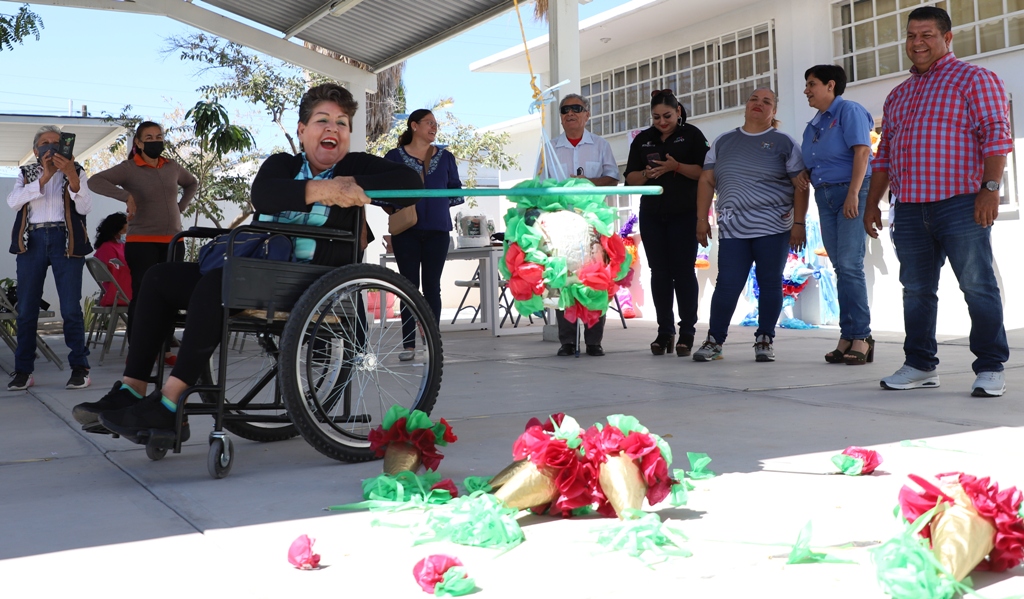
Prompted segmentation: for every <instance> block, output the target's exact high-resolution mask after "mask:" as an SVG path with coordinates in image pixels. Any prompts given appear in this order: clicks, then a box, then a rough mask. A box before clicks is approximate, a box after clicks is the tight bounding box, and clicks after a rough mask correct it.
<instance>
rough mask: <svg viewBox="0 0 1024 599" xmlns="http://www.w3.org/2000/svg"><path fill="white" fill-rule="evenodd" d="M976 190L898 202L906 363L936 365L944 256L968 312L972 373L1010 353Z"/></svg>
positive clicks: (998, 365) (896, 235)
mask: <svg viewBox="0 0 1024 599" xmlns="http://www.w3.org/2000/svg"><path fill="white" fill-rule="evenodd" d="M974 198H975V194H964V195H958V196H953V197H951V198H949V199H947V200H942V201H939V202H929V203H924V204H901V203H897V204H896V207H895V215H894V217H893V230H892V241H893V244H894V245H895V246H896V256H897V257H898V258H899V261H900V283H902V284H903V321H904V327H905V328H906V332H907V337H906V340H905V341H904V342H903V353H904V354H905V355H906V364H907V365H908V366H912V367H914V368H917V369H918V370H927V371H931V370H935V368H936V367H937V366H938V365H939V359H938V357H936V355H935V354H936V351H937V349H938V348H937V345H936V342H935V320H936V314H937V312H938V306H939V298H938V295H937V294H936V292H937V291H938V289H939V272H940V271H941V269H942V265H943V264H944V263H945V261H946V258H947V257H948V258H949V265H950V266H951V267H952V268H953V274H954V275H956V280H957V281H958V282H959V283H960V289H961V291H963V293H964V300H966V301H967V310H968V312H969V313H970V315H971V337H970V343H971V352H972V353H973V354H974V355H975V356H976V357H977V359H975V360H974V364H973V365H972V366H973V368H974V372H976V373H977V372H1001V371H1002V370H1003V362H1006V360H1008V359H1009V357H1010V348H1009V345H1008V344H1007V342H1006V331H1005V330H1004V329H1003V304H1002V300H1001V299H1000V296H999V285H998V283H997V282H996V277H995V272H994V270H993V269H992V243H991V233H992V229H991V228H985V227H982V226H981V225H979V224H978V223H976V222H974Z"/></svg>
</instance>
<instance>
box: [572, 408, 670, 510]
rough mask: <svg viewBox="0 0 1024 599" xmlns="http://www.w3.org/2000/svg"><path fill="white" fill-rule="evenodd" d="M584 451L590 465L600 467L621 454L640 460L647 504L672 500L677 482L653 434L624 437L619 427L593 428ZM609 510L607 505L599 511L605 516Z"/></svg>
mask: <svg viewBox="0 0 1024 599" xmlns="http://www.w3.org/2000/svg"><path fill="white" fill-rule="evenodd" d="M583 448H584V451H585V453H586V459H587V461H588V462H591V463H593V464H594V465H595V466H597V467H599V466H600V464H601V463H603V462H605V461H606V460H607V459H608V456H611V455H618V454H619V453H622V454H624V455H625V456H626V457H628V458H629V459H631V460H636V461H637V465H638V466H639V468H640V473H641V474H642V475H643V477H644V483H645V484H646V485H647V493H646V497H647V502H648V503H650V504H651V505H655V504H657V503H660V502H661V501H662V500H664V499H665V498H666V497H668V494H669V492H670V491H671V488H672V484H673V483H674V482H675V481H673V480H672V477H671V475H669V471H668V463H667V462H666V461H665V458H664V457H663V456H662V455H661V450H660V449H659V448H658V445H657V443H655V441H654V439H653V438H652V437H651V436H650V435H649V434H644V433H640V432H637V431H631V432H630V433H629V434H628V435H624V434H623V433H622V431H621V430H619V429H618V427H615V426H611V425H606V426H604V427H603V428H601V429H600V430H599V429H598V428H597V427H596V426H592V427H590V428H588V429H587V430H586V432H584V433H583ZM595 483H596V479H595ZM601 494H602V495H603V493H601ZM608 510H609V506H607V504H605V505H602V506H600V507H599V508H598V511H599V512H601V513H602V514H606V513H608ZM612 514H614V510H613V511H612Z"/></svg>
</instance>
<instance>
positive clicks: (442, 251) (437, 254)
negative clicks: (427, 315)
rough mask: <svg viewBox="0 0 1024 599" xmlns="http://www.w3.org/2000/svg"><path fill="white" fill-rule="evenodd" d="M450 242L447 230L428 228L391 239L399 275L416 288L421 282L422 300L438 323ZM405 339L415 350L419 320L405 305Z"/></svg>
mask: <svg viewBox="0 0 1024 599" xmlns="http://www.w3.org/2000/svg"><path fill="white" fill-rule="evenodd" d="M450 239H451V237H450V236H449V234H448V231H428V230H425V229H409V230H408V231H403V232H402V233H399V234H398V235H395V236H393V237H392V238H391V247H393V248H394V249H395V262H396V263H398V272H400V273H402V276H403V277H405V278H407V279H409V280H410V281H412V284H413V285H415V286H416V287H417V288H419V287H420V283H421V282H422V285H423V297H424V298H425V299H426V300H427V305H428V306H430V310H431V311H432V312H433V313H434V318H435V319H436V320H437V322H440V321H441V272H442V271H444V263H445V260H446V259H447V258H448V245H449V240H450ZM421 270H422V272H423V277H422V279H421V278H420V271H421ZM402 338H403V339H404V346H405V347H416V321H415V319H413V317H412V312H411V311H410V310H409V309H407V308H406V307H405V306H403V307H402Z"/></svg>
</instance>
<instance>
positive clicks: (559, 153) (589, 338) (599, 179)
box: [551, 94, 619, 356]
mask: <svg viewBox="0 0 1024 599" xmlns="http://www.w3.org/2000/svg"><path fill="white" fill-rule="evenodd" d="M558 111H559V113H560V114H561V120H562V131H563V133H562V134H561V135H559V136H558V137H556V138H555V139H553V140H552V142H551V145H552V146H553V147H554V148H555V156H556V157H557V158H558V162H559V164H561V166H562V171H563V172H564V173H565V174H566V175H568V176H570V177H574V178H580V179H588V180H589V181H590V182H591V183H593V184H594V185H599V186H614V185H618V184H619V167H618V165H617V164H616V163H615V155H614V154H612V146H611V144H609V143H608V141H607V140H605V139H604V138H603V137H600V136H598V135H594V134H593V133H591V132H590V131H587V129H586V125H587V120H588V119H589V118H590V102H589V101H587V99H586V98H584V97H583V96H580V95H579V94H567V95H566V96H565V97H564V98H562V101H561V103H560V104H559V110H558ZM556 319H557V320H558V341H559V343H561V347H559V348H558V355H559V356H573V355H575V354H576V325H575V324H574V323H570V322H569V321H567V320H566V319H565V313H564V312H563V311H561V310H558V311H557V312H556ZM604 321H605V317H604V316H602V317H601V320H599V321H598V322H597V324H596V325H594V326H593V327H588V328H587V330H586V331H585V332H584V335H583V339H584V342H585V343H586V344H587V355H588V356H603V355H604V348H602V347H601V339H602V338H603V337H604Z"/></svg>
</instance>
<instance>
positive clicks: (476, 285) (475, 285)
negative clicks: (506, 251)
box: [452, 266, 480, 324]
mask: <svg viewBox="0 0 1024 599" xmlns="http://www.w3.org/2000/svg"><path fill="white" fill-rule="evenodd" d="M455 286H456V287H465V288H466V293H463V294H462V301H460V302H459V307H458V308H456V309H455V317H454V318H452V324H455V321H456V320H458V319H459V313H460V312H462V311H463V310H472V311H473V319H472V320H470V321H469V322H470V324H472V323H474V322H476V317H477V316H479V315H480V306H473V305H469V306H467V305H466V298H468V297H469V292H470V290H472V289H480V267H479V266H477V267H476V272H474V273H473V278H472V279H470V280H468V281H455Z"/></svg>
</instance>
